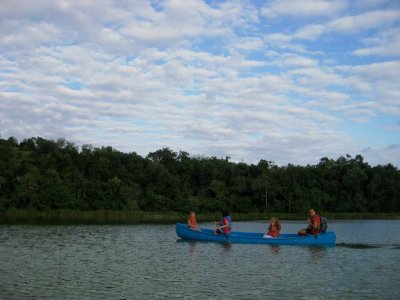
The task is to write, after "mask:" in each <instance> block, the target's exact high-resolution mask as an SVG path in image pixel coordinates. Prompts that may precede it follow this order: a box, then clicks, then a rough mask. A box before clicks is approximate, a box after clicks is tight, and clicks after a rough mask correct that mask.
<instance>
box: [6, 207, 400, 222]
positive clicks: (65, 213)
mask: <svg viewBox="0 0 400 300" xmlns="http://www.w3.org/2000/svg"><path fill="white" fill-rule="evenodd" d="M196 215H197V221H198V222H212V221H214V220H218V219H219V218H220V213H201V212H198V213H196ZM231 215H232V218H233V219H234V220H235V221H258V220H269V219H270V218H271V217H272V216H274V217H277V218H278V219H280V220H282V221H284V220H285V221H296V220H305V218H307V214H306V212H305V213H304V214H302V215H298V214H288V213H279V212H265V213H259V212H256V213H246V214H241V213H232V214H231ZM319 215H321V216H325V217H327V218H328V220H400V213H329V212H322V213H319ZM186 218H187V214H183V213H179V212H146V211H112V210H97V211H77V210H50V211H37V210H17V209H12V210H6V211H1V212H0V224H9V225H13V224H15V225H17V224H21V225H23V224H26V225H86V224H87V225H89V224H97V225H101V224H104V225H107V224H121V225H123V224H125V225H129V224H173V223H186Z"/></svg>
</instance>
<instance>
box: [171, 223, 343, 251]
mask: <svg viewBox="0 0 400 300" xmlns="http://www.w3.org/2000/svg"><path fill="white" fill-rule="evenodd" d="M176 234H177V235H178V236H179V237H180V238H182V239H187V240H195V241H205V242H217V243H242V244H267V245H306V246H307V245H310V246H311V245H314V246H315V245H316V246H334V245H335V244H336V235H335V233H334V232H330V231H328V232H325V233H321V234H318V235H306V236H298V235H297V234H285V233H283V234H280V236H279V238H264V237H263V235H264V233H257V232H239V231H232V232H231V234H230V236H229V237H227V236H225V235H223V234H218V235H216V234H214V231H213V230H212V229H207V228H201V231H197V230H193V229H189V228H188V226H187V225H186V224H182V223H177V224H176Z"/></svg>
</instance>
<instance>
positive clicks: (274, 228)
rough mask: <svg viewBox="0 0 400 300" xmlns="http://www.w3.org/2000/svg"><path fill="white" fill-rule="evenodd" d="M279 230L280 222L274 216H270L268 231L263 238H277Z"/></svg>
mask: <svg viewBox="0 0 400 300" xmlns="http://www.w3.org/2000/svg"><path fill="white" fill-rule="evenodd" d="M280 232H281V224H280V223H279V220H278V219H277V218H275V217H272V218H271V223H270V224H269V226H268V232H267V233H266V234H264V235H263V237H265V238H278V237H279V233H280Z"/></svg>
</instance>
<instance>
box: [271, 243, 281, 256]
mask: <svg viewBox="0 0 400 300" xmlns="http://www.w3.org/2000/svg"><path fill="white" fill-rule="evenodd" d="M270 249H271V253H272V255H278V254H279V251H280V250H281V247H280V246H278V245H272V246H271V247H270Z"/></svg>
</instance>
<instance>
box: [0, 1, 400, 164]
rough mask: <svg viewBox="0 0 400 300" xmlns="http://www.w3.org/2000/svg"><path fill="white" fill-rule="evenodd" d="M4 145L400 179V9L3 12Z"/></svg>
mask: <svg viewBox="0 0 400 300" xmlns="http://www.w3.org/2000/svg"><path fill="white" fill-rule="evenodd" d="M0 135H1V137H2V138H8V137H10V136H14V137H16V138H18V140H20V141H21V140H22V139H24V138H30V137H36V136H41V137H44V138H47V139H58V138H65V139H66V140H68V141H70V142H74V143H76V144H77V145H80V146H81V145H83V144H92V145H93V146H96V147H99V146H112V147H114V148H115V149H117V150H120V151H123V152H136V153H138V154H140V155H142V156H146V155H147V154H148V153H149V152H152V151H156V150H158V149H161V148H163V147H169V148H171V149H172V150H174V151H187V152H189V153H190V154H191V155H204V156H217V157H223V158H224V157H225V156H229V157H231V160H232V161H244V162H246V163H258V161H259V160H260V159H266V160H271V161H274V162H275V163H277V164H278V165H286V164H288V163H293V164H300V165H304V164H308V163H309V164H316V163H318V161H319V160H320V158H322V157H328V158H332V159H337V158H338V157H340V156H342V155H343V156H344V155H346V154H350V155H351V156H353V157H354V156H355V155H356V154H361V155H362V156H363V157H364V158H365V160H366V161H367V162H368V163H370V164H371V165H376V164H387V163H392V164H394V165H396V166H400V2H399V1H397V0H387V1H385V0H359V1H345V0H343V1H341V0H338V1H324V0H300V1H294V0H279V1H256V0H254V1H231V0H229V1H220V0H218V1H217V0H215V1H200V0H166V1H146V0H137V1H134V0H115V1H112V0H85V1H81V0H79V1H78V0H70V1H66V0H58V1H54V0H36V1H25V0H0Z"/></svg>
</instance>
